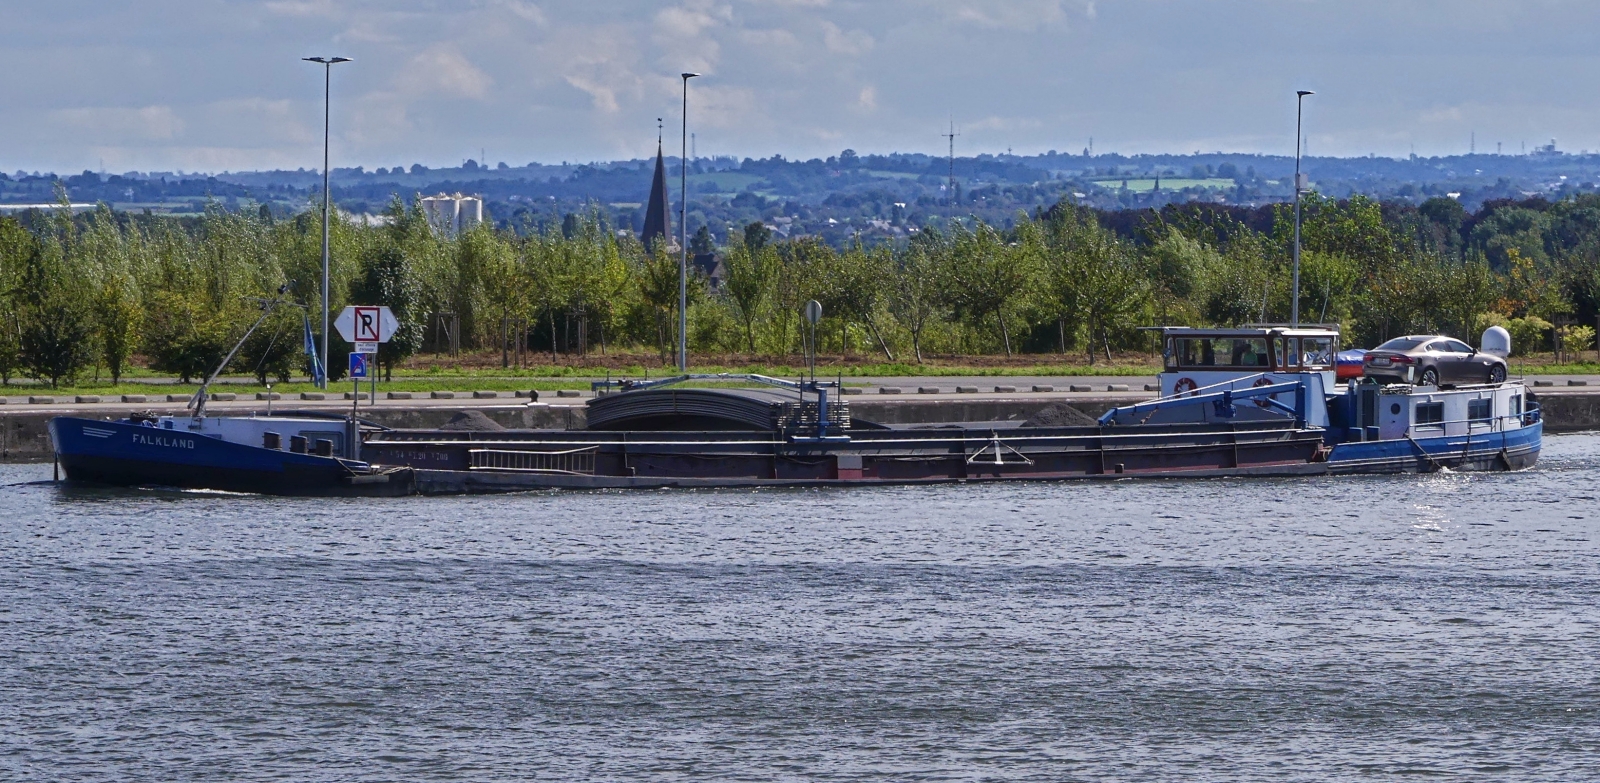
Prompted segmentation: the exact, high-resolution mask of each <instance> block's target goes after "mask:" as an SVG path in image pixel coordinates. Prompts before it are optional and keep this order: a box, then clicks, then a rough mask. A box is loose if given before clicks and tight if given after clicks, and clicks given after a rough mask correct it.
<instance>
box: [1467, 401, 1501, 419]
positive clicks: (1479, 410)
mask: <svg viewBox="0 0 1600 783" xmlns="http://www.w3.org/2000/svg"><path fill="white" fill-rule="evenodd" d="M1467 418H1468V419H1469V420H1471V421H1472V422H1473V423H1474V424H1486V423H1488V422H1489V420H1490V419H1493V418H1494V400H1490V399H1482V400H1467Z"/></svg>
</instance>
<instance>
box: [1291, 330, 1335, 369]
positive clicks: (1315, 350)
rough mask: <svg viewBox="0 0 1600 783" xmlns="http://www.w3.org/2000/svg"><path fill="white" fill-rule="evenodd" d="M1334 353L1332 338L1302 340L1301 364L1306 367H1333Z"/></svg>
mask: <svg viewBox="0 0 1600 783" xmlns="http://www.w3.org/2000/svg"><path fill="white" fill-rule="evenodd" d="M1334 352H1335V348H1334V345H1333V338H1332V337H1302V338H1300V363H1301V364H1303V365H1305V366H1306V367H1319V368H1320V367H1332V366H1333V354H1334Z"/></svg>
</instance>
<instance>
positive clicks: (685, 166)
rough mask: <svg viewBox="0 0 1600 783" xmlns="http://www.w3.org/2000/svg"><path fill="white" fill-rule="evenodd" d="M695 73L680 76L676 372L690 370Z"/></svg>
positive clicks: (685, 73)
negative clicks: (691, 146) (691, 101)
mask: <svg viewBox="0 0 1600 783" xmlns="http://www.w3.org/2000/svg"><path fill="white" fill-rule="evenodd" d="M699 75H700V74H698V73H689V72H688V71H685V72H683V73H681V74H679V76H682V77H683V137H682V142H683V149H682V151H681V152H679V154H678V210H679V211H678V231H679V236H681V237H682V239H681V240H680V243H679V244H680V245H681V246H680V247H679V250H681V251H682V257H681V258H679V260H678V372H681V373H685V374H687V373H688V372H689V80H690V79H693V78H694V77H696V76H699Z"/></svg>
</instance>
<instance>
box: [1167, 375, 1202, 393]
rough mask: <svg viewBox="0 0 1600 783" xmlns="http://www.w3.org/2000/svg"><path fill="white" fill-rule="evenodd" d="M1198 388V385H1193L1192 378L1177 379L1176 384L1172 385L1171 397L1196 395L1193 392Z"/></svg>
mask: <svg viewBox="0 0 1600 783" xmlns="http://www.w3.org/2000/svg"><path fill="white" fill-rule="evenodd" d="M1198 388H1200V384H1198V383H1195V382H1194V379H1193V378H1179V379H1178V381H1177V383H1174V384H1172V396H1174V397H1182V396H1184V395H1192V394H1195V393H1196V392H1195V390H1196V389H1198Z"/></svg>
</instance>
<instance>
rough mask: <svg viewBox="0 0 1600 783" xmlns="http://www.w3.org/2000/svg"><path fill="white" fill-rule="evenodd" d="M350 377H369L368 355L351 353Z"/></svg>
mask: <svg viewBox="0 0 1600 783" xmlns="http://www.w3.org/2000/svg"><path fill="white" fill-rule="evenodd" d="M350 377H351V378H365V377H367V355H366V354H364V353H352V354H350Z"/></svg>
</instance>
